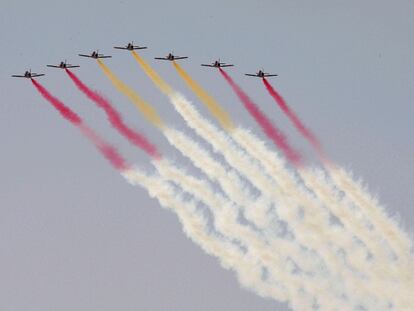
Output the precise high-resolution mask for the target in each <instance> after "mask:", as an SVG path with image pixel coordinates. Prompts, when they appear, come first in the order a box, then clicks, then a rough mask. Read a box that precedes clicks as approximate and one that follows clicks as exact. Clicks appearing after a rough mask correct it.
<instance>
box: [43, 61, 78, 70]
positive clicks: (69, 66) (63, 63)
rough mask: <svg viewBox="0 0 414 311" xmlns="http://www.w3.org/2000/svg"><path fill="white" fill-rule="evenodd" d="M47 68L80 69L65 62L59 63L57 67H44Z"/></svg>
mask: <svg viewBox="0 0 414 311" xmlns="http://www.w3.org/2000/svg"><path fill="white" fill-rule="evenodd" d="M46 66H47V67H53V68H59V69H66V68H77V67H80V66H78V65H71V64H68V63H66V60H65V61H64V62H60V64H59V65H46Z"/></svg>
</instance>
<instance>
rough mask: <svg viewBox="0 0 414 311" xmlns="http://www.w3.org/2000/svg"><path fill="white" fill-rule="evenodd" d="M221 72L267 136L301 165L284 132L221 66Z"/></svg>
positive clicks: (294, 162) (293, 160) (299, 157)
mask: <svg viewBox="0 0 414 311" xmlns="http://www.w3.org/2000/svg"><path fill="white" fill-rule="evenodd" d="M219 69H220V73H221V74H222V75H223V77H224V79H226V81H227V82H228V83H229V84H230V86H231V87H232V89H233V91H234V92H235V93H236V94H237V96H238V97H239V99H240V100H241V102H242V103H243V105H244V107H245V108H246V109H247V111H248V112H249V113H250V114H251V115H252V117H253V118H254V119H255V120H256V122H257V123H258V124H259V125H260V126H261V128H262V129H263V131H264V132H265V133H266V135H267V137H269V139H271V140H272V141H273V143H274V144H275V145H276V146H277V147H279V148H280V149H281V150H282V151H283V153H284V154H285V156H286V157H287V158H288V160H289V161H290V162H292V163H293V164H294V165H295V166H300V165H301V163H302V158H301V156H300V154H299V153H298V152H297V151H296V150H294V149H293V148H292V147H291V146H290V145H289V143H288V142H287V139H286V137H285V136H284V135H283V133H282V132H281V131H280V130H279V129H278V128H277V127H276V126H275V125H273V124H272V122H271V121H270V120H269V119H268V118H267V117H266V116H265V115H264V113H263V112H262V111H261V110H260V108H259V107H258V106H257V105H256V104H255V103H254V102H253V101H252V100H251V99H250V98H249V96H248V95H247V94H246V93H245V92H244V91H243V90H242V89H241V88H240V87H239V86H238V85H237V84H236V83H235V82H234V81H233V79H232V78H231V77H230V76H229V75H228V74H227V73H226V72H225V71H224V70H222V69H221V68H219Z"/></svg>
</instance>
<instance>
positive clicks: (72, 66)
mask: <svg viewBox="0 0 414 311" xmlns="http://www.w3.org/2000/svg"><path fill="white" fill-rule="evenodd" d="M55 67H57V66H55ZM78 67H80V66H79V65H66V68H78Z"/></svg>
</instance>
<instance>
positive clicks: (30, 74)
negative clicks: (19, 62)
mask: <svg viewBox="0 0 414 311" xmlns="http://www.w3.org/2000/svg"><path fill="white" fill-rule="evenodd" d="M44 75H45V74H44V73H34V72H32V70H29V71H27V70H26V71H25V73H24V75H12V77H13V78H26V79H33V78H37V77H41V76H44Z"/></svg>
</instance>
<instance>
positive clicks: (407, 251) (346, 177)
mask: <svg viewBox="0 0 414 311" xmlns="http://www.w3.org/2000/svg"><path fill="white" fill-rule="evenodd" d="M328 172H329V174H330V176H331V177H332V179H333V180H334V182H335V184H336V185H338V186H339V188H340V189H341V190H343V191H344V192H345V193H346V195H347V196H349V198H350V199H351V200H352V201H353V202H354V203H355V204H356V205H357V206H358V207H359V209H360V210H361V213H362V214H363V215H365V216H366V218H368V219H369V222H370V223H371V224H373V225H374V227H375V228H374V230H376V231H377V233H379V234H382V235H384V238H385V239H386V240H387V241H388V242H389V244H390V246H391V247H392V248H393V250H394V252H395V255H396V256H397V257H398V260H403V261H404V260H407V259H408V258H410V259H412V255H413V254H412V250H413V241H412V239H410V237H409V236H408V235H407V234H406V233H405V232H404V231H402V230H401V229H400V228H399V226H398V223H397V222H396V221H394V220H393V219H392V218H390V217H389V216H388V215H387V213H386V211H385V210H384V208H383V207H381V206H380V205H379V203H378V201H377V200H376V199H374V198H372V197H371V196H370V195H369V193H368V191H366V190H365V189H363V187H362V186H361V185H360V184H358V183H356V182H355V181H354V180H353V179H352V177H351V176H350V174H349V173H347V172H346V171H345V170H344V169H341V168H337V167H334V166H329V167H328Z"/></svg>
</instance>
